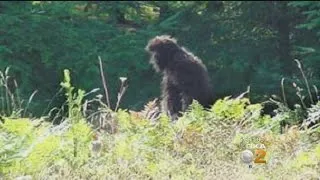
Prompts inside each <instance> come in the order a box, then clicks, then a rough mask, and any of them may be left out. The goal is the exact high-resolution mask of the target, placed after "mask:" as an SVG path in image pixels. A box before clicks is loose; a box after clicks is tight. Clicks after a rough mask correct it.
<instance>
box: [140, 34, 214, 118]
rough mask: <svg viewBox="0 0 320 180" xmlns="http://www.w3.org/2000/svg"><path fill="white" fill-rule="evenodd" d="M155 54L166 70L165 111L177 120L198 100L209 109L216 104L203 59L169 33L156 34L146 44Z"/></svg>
mask: <svg viewBox="0 0 320 180" xmlns="http://www.w3.org/2000/svg"><path fill="white" fill-rule="evenodd" d="M145 49H146V51H148V52H149V53H150V54H151V59H150V63H151V64H152V65H153V67H154V69H155V70H156V71H157V72H160V73H162V75H163V78H162V84H161V90H162V110H163V111H164V112H166V113H168V115H169V116H170V117H171V118H172V119H176V118H177V117H178V116H179V115H180V114H179V112H181V111H185V110H186V109H187V108H188V106H189V105H190V104H191V103H192V100H193V99H195V100H197V101H198V102H199V103H200V104H201V105H202V106H204V107H206V108H208V107H210V105H212V104H213V101H214V99H213V94H212V88H211V85H210V79H209V76H208V73H207V69H206V67H205V65H204V64H203V63H202V61H201V60H200V59H199V58H198V57H196V56H194V55H193V54H192V53H191V52H189V51H187V50H186V49H185V48H183V47H180V46H179V45H178V44H177V41H176V39H174V38H171V37H170V36H168V35H162V36H156V37H155V38H153V39H151V40H150V41H149V43H148V45H147V46H146V48H145Z"/></svg>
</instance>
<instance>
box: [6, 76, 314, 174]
mask: <svg viewBox="0 0 320 180" xmlns="http://www.w3.org/2000/svg"><path fill="white" fill-rule="evenodd" d="M65 72H66V74H65V75H66V76H65V80H64V82H63V83H62V84H64V85H65V87H67V88H66V90H67V92H69V91H70V89H74V88H73V87H72V86H71V84H70V76H68V73H67V71H65ZM67 82H69V83H67ZM67 84H69V85H67ZM70 92H71V93H70V94H68V93H67V94H68V96H67V98H69V97H72V98H71V101H75V100H76V99H77V98H76V97H77V95H75V94H73V93H72V91H70ZM71 95H72V96H71ZM79 102H80V105H81V101H79ZM72 103H74V104H77V103H76V102H72ZM225 107H230V109H232V111H234V112H232V111H230V110H229V109H227V108H225ZM261 108H262V105H261V104H250V101H249V100H248V99H247V98H240V97H238V98H234V99H233V98H230V97H226V98H224V99H221V100H219V101H218V102H217V103H216V104H215V105H214V106H213V107H212V109H209V110H205V109H204V108H203V107H202V106H201V105H200V104H199V103H198V102H197V101H194V102H193V103H192V105H191V106H190V108H189V109H188V111H187V112H185V113H184V114H183V116H182V117H180V118H179V119H178V120H177V121H176V122H174V123H172V122H170V120H169V118H168V117H166V116H164V115H162V116H160V118H159V119H158V121H156V122H153V123H151V122H150V121H148V120H147V119H144V118H142V117H139V116H137V115H135V114H132V113H128V112H126V111H125V110H121V109H120V110H119V111H117V112H112V113H114V115H113V116H112V117H113V118H115V120H116V121H117V129H118V131H117V132H116V133H114V134H108V133H98V134H97V137H98V138H97V139H96V140H93V139H92V130H91V128H90V127H89V126H88V125H87V123H85V122H84V121H82V120H79V121H70V120H67V119H66V120H65V121H63V123H61V124H60V125H55V126H52V125H50V124H48V123H44V122H42V121H31V120H29V119H10V118H5V122H4V123H3V124H1V128H0V130H1V134H0V137H1V138H0V145H1V147H2V148H1V151H0V154H1V158H2V159H1V163H0V169H1V173H3V175H4V177H6V178H13V177H16V176H18V175H22V174H29V175H31V176H33V177H34V178H36V179H38V178H39V179H40V178H43V177H46V178H50V177H53V174H54V176H55V177H58V178H62V179H74V178H78V177H82V178H96V179H101V178H107V177H114V178H128V177H133V176H136V177H138V178H139V179H148V178H156V179H159V178H160V179H161V178H163V177H167V176H168V177H169V176H170V177H171V178H182V179H186V178H187V179H188V178H191V179H203V178H209V177H211V178H222V177H225V176H237V177H243V178H246V177H248V176H249V177H251V176H250V175H249V174H250V173H249V172H248V173H247V171H246V169H245V167H244V166H243V164H242V163H241V162H239V161H238V158H239V157H238V156H239V154H238V153H241V151H243V150H244V149H247V148H249V144H250V143H251V144H252V143H253V144H255V143H263V144H265V146H266V148H267V157H266V160H267V162H268V163H269V164H270V166H272V167H273V168H271V169H267V170H265V171H260V167H258V166H256V167H255V171H254V172H253V173H254V174H253V176H255V177H256V176H258V175H259V176H260V177H261V178H269V179H270V178H271V179H275V178H276V177H278V176H279V175H280V174H281V173H283V172H284V171H285V173H286V175H285V176H284V177H291V176H295V175H297V174H301V173H302V174H303V173H305V172H306V171H305V170H304V169H306V167H307V171H308V172H310V171H311V172H312V173H316V168H317V164H316V163H314V162H315V161H311V159H317V158H318V155H317V154H318V151H319V147H318V146H314V147H312V148H304V149H301V151H300V152H301V153H299V154H298V155H296V156H295V155H289V154H291V153H292V154H293V153H295V152H296V151H297V149H300V148H302V147H303V146H304V145H305V144H306V143H310V142H308V141H305V140H304V138H301V135H302V133H303V132H302V131H297V130H290V131H288V132H286V133H285V134H283V135H279V134H278V133H277V132H272V131H269V125H270V124H269V122H270V121H272V122H275V121H276V120H275V119H276V118H278V117H277V116H276V117H274V118H270V117H269V116H262V115H260V110H261ZM75 111H76V110H75ZM75 111H74V114H73V115H75V114H77V113H76V112H75ZM77 111H79V112H78V113H81V109H77ZM280 115H283V114H280ZM74 117H76V116H74ZM67 118H72V117H67ZM240 119H242V121H240ZM246 121H247V126H240V127H239V125H240V124H239V122H246ZM256 121H258V123H257V122H256ZM212 122H215V123H212ZM225 122H228V123H227V124H226V123H225ZM250 124H253V125H255V124H258V126H250ZM21 126H24V128H21ZM239 128H240V129H239ZM75 139H76V141H75ZM75 142H77V143H78V145H77V149H76V150H77V155H76V156H74V152H75V151H74V150H75V148H74V147H75ZM94 144H95V145H97V144H100V145H102V148H101V149H100V150H98V151H99V152H98V154H95V155H94V152H93V151H94V150H93V146H94ZM90 145H91V148H89V147H90ZM311 145H312V144H311ZM308 147H309V146H308ZM95 151H96V150H95ZM288 153H289V154H288ZM278 158H281V160H282V161H283V162H288V163H289V164H286V166H284V165H281V164H277V163H275V161H277V159H278ZM204 164H205V166H204ZM230 166H231V167H230ZM93 167H94V168H93ZM301 167H304V169H302V168H301ZM230 168H232V169H234V168H236V169H239V172H241V173H237V172H238V171H231V169H230ZM279 169H280V170H279ZM212 170H214V171H217V172H219V173H218V174H219V175H218V174H213V173H211V171H212ZM240 170H241V171H240Z"/></svg>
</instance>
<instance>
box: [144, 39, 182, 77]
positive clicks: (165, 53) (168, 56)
mask: <svg viewBox="0 0 320 180" xmlns="http://www.w3.org/2000/svg"><path fill="white" fill-rule="evenodd" d="M179 49H180V47H179V45H178V44H177V40H176V39H174V38H172V37H170V36H168V35H161V36H156V37H155V38H153V39H151V40H150V41H149V43H148V45H147V46H146V48H145V50H146V51H147V52H149V53H150V54H151V56H152V57H151V59H150V63H151V64H153V66H154V68H155V69H156V70H157V71H158V72H159V71H163V70H164V69H165V68H166V67H167V65H168V62H169V61H170V60H173V55H174V53H175V52H176V51H177V50H179Z"/></svg>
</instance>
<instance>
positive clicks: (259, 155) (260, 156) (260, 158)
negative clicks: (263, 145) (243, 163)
mask: <svg viewBox="0 0 320 180" xmlns="http://www.w3.org/2000/svg"><path fill="white" fill-rule="evenodd" d="M266 154H267V152H266V151H265V150H263V149H256V150H255V156H256V158H255V159H254V163H266V160H264V157H265V156H266Z"/></svg>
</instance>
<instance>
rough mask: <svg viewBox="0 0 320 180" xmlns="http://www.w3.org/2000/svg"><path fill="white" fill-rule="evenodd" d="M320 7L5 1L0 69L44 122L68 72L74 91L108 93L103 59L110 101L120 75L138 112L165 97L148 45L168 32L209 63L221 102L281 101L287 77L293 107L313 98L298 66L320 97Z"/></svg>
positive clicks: (0, 9)
mask: <svg viewBox="0 0 320 180" xmlns="http://www.w3.org/2000/svg"><path fill="white" fill-rule="evenodd" d="M319 9H320V3H319V2H308V1H303V2H299V1H292V2H291V1H263V2H246V1H242V2H240V1H209V2H208V1H188V2H183V1H172V2H171V1H161V2H160V1H159V2H157V1H130V2H129V1H117V2H116V1H74V2H62V1H60V2H55V1H43V2H41V1H16V2H14V1H10V2H9V1H1V2H0V67H1V71H4V68H5V67H9V66H10V72H11V77H12V78H11V80H10V79H9V81H8V84H9V86H10V87H11V88H12V89H18V90H19V92H18V93H19V94H20V96H21V97H22V98H23V99H27V98H29V97H30V95H31V94H32V92H33V91H35V90H37V94H35V96H34V97H33V103H31V104H30V107H29V109H30V112H32V114H33V115H37V116H40V115H43V114H46V113H48V110H49V109H51V108H52V107H54V106H60V105H61V104H62V103H63V102H64V101H65V97H64V94H63V93H61V91H59V89H60V90H61V86H60V83H59V82H60V81H61V80H62V79H63V69H70V70H71V74H72V81H73V84H74V86H76V87H81V88H82V89H84V90H86V91H87V92H88V91H90V90H92V89H94V88H100V92H101V94H103V86H102V82H101V78H100V72H99V61H98V56H100V57H101V59H102V62H103V65H104V71H105V74H106V77H107V83H108V88H109V91H110V95H111V97H110V98H111V102H112V104H115V102H116V100H117V92H118V89H119V86H120V81H119V77H127V78H128V83H129V88H128V90H127V92H126V94H125V95H124V97H123V100H122V102H121V108H128V109H132V110H139V109H141V108H142V107H143V105H144V104H145V103H146V102H148V101H150V100H153V99H154V98H156V97H159V95H160V89H159V83H160V75H159V74H156V73H155V72H154V70H153V69H152V67H151V65H150V64H149V62H148V58H149V56H148V54H147V53H146V52H145V50H144V47H145V46H146V44H147V42H148V40H149V39H150V38H152V37H154V36H156V35H161V34H169V35H172V36H173V37H175V38H177V39H178V42H179V43H180V44H181V45H182V46H184V47H186V48H187V49H189V50H190V51H192V52H193V53H194V54H195V55H196V56H198V57H199V58H201V59H202V61H203V62H204V63H205V64H206V66H207V68H208V71H209V74H210V76H211V79H212V83H213V85H214V88H215V94H216V95H217V97H220V98H222V97H224V96H228V95H238V94H240V93H242V92H244V91H245V90H246V89H247V86H250V94H249V97H250V99H251V100H252V101H253V102H261V101H264V100H266V99H268V98H269V97H270V96H271V95H272V94H276V95H278V96H280V95H281V85H280V84H281V80H282V78H285V80H284V81H283V84H284V87H285V91H286V94H287V101H288V103H289V105H291V106H292V105H293V103H294V102H297V101H299V97H298V96H297V95H296V94H295V93H296V92H297V90H296V88H297V86H298V87H302V88H303V89H304V90H303V92H302V93H304V94H306V93H307V91H306V90H305V86H304V82H303V81H302V77H301V73H300V71H299V68H298V66H297V63H296V62H295V61H294V59H298V60H299V61H300V62H301V63H302V66H303V69H304V70H305V76H306V78H307V79H308V80H309V83H310V85H311V86H312V88H311V91H312V93H313V94H316V93H315V92H316V91H317V89H316V86H319V85H320V81H319V80H320V78H319V77H320V63H319V61H320V57H319V56H320V54H319V49H320V44H319V35H320V29H319V26H320V13H319V12H320V11H319ZM14 79H15V81H16V83H15V82H14ZM293 83H296V85H297V86H293ZM313 85H315V86H313ZM15 86H19V87H18V88H14V87H15ZM2 88H4V87H2ZM59 92H60V93H59ZM2 93H4V91H3V89H2ZM2 95H3V96H2V97H4V94H2ZM306 101H308V98H306ZM50 102H52V103H51V104H50V106H51V107H47V105H48V104H49V103H50ZM1 106H2V107H1V108H0V109H1V110H2V111H5V109H6V108H5V107H4V106H5V105H4V104H3V103H2V104H1ZM45 107H47V108H45ZM5 113H6V112H2V114H5ZM8 114H10V113H8Z"/></svg>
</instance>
